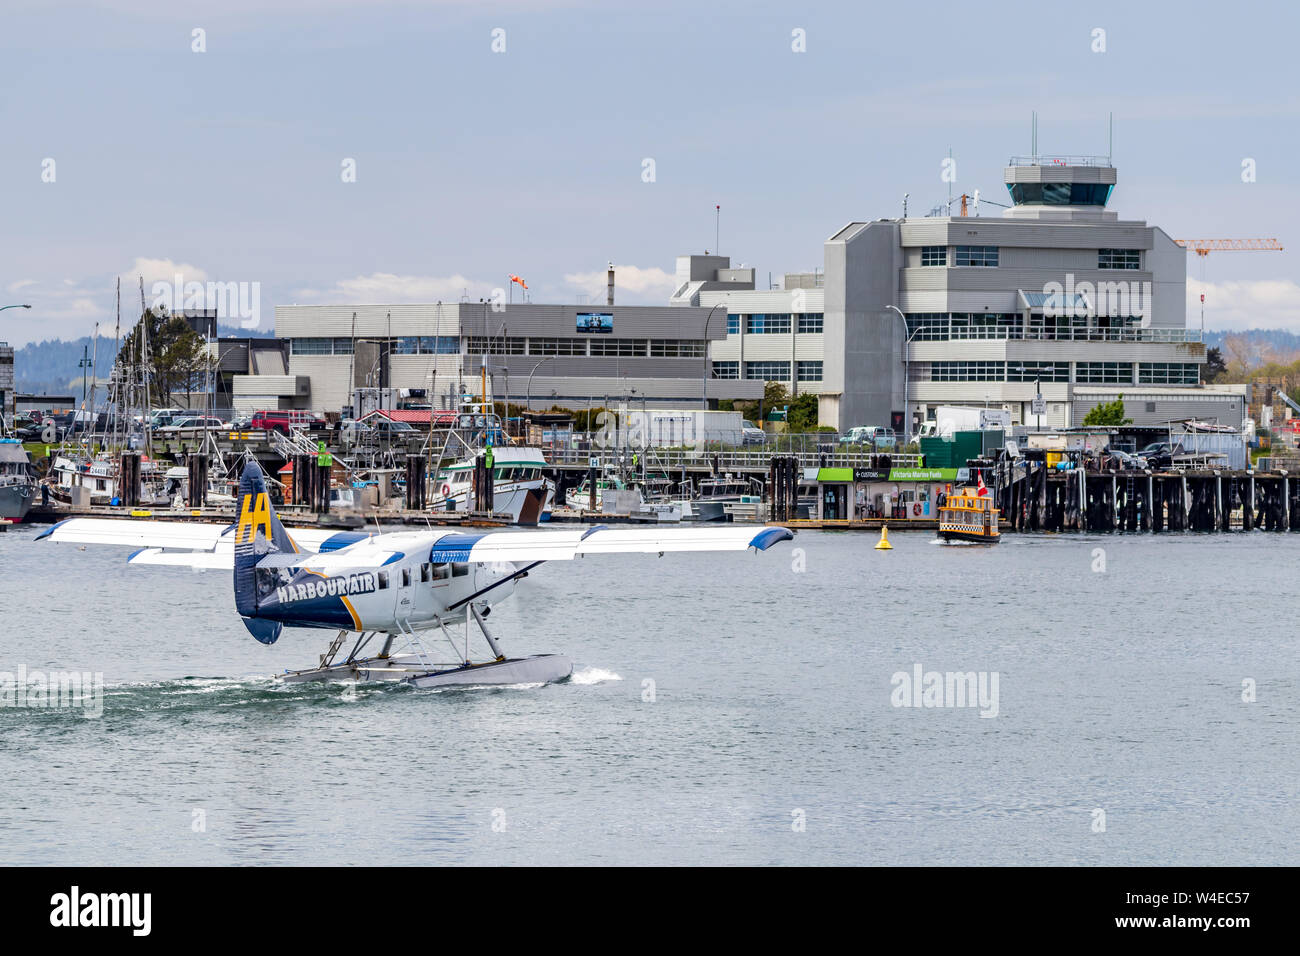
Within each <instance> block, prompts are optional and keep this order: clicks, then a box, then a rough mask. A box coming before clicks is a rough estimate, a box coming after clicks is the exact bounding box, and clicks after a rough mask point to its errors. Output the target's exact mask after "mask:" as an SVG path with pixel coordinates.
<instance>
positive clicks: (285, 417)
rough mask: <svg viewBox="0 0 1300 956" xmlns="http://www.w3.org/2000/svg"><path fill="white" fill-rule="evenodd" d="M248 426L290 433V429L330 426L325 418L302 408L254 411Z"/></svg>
mask: <svg viewBox="0 0 1300 956" xmlns="http://www.w3.org/2000/svg"><path fill="white" fill-rule="evenodd" d="M248 427H249V428H252V429H255V430H260V431H268V432H282V433H284V434H286V435H287V434H289V430H290V429H298V430H309V431H324V430H325V429H326V428H328V427H329V425H328V423H327V422H326V421H325V419H323V418H317V417H316V416H315V415H313V414H312V413H311V412H306V411H303V410H302V409H266V410H264V411H260V412H254V413H253V418H252V420H251V421H250V422H249V423H248Z"/></svg>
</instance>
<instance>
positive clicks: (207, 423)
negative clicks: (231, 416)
mask: <svg viewBox="0 0 1300 956" xmlns="http://www.w3.org/2000/svg"><path fill="white" fill-rule="evenodd" d="M229 427H230V423H229V422H223V421H222V420H221V419H220V418H214V417H212V416H211V415H181V416H178V417H176V418H173V419H172V420H171V423H170V424H167V425H164V426H163V427H162V428H159V429H158V434H160V435H167V434H175V433H176V432H181V431H189V430H191V429H196V428H229Z"/></svg>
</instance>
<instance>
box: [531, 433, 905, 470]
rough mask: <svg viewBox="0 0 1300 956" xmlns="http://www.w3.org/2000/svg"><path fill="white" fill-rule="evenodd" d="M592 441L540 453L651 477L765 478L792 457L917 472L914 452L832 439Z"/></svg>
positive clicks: (556, 460) (556, 461)
mask: <svg viewBox="0 0 1300 956" xmlns="http://www.w3.org/2000/svg"><path fill="white" fill-rule="evenodd" d="M594 438H599V436H598V435H597V436H594V437H593V438H586V439H584V438H582V437H581V436H579V437H578V439H577V445H576V447H575V446H574V445H573V444H570V445H567V446H559V445H557V446H554V447H551V446H547V447H545V448H544V449H543V451H544V452H545V454H546V459H547V461H549V462H550V463H551V464H552V465H558V466H562V467H563V466H568V467H574V466H577V467H582V468H586V467H589V466H590V464H591V459H593V458H595V459H597V460H598V461H599V463H600V467H602V468H604V467H606V466H608V465H614V464H619V463H624V464H626V463H629V462H630V461H631V458H632V455H634V454H635V455H638V456H639V457H640V458H641V459H642V460H643V461H644V462H645V465H646V468H647V469H649V470H654V471H668V472H674V471H679V470H681V469H682V468H686V469H699V468H709V469H712V468H713V467H714V466H715V464H716V467H717V470H718V471H720V472H727V471H730V472H742V471H748V472H765V471H767V469H768V465H769V463H770V462H771V459H772V456H774V455H793V456H794V457H795V458H797V459H798V461H799V465H800V467H803V468H816V467H827V468H871V467H873V466H875V465H876V464H877V463H878V462H879V460H880V457H881V456H884V455H887V456H888V457H889V461H890V465H891V467H895V468H917V467H920V466H921V456H920V455H919V454H916V453H914V452H893V451H890V450H888V449H876V448H872V447H871V446H870V445H846V444H841V443H840V441H839V436H838V435H836V434H834V433H824V434H818V435H773V436H771V437H770V439H769V441H768V442H767V443H766V444H763V445H748V446H744V445H742V446H735V445H723V444H720V443H718V442H705V443H702V444H701V445H700V446H699V447H654V446H644V445H642V446H638V445H635V444H625V445H620V444H616V443H613V442H610V443H602V442H600V441H598V440H594Z"/></svg>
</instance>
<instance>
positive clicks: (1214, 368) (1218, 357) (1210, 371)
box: [1205, 348, 1228, 383]
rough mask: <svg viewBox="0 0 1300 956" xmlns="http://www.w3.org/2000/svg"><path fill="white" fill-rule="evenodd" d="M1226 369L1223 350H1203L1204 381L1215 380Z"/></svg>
mask: <svg viewBox="0 0 1300 956" xmlns="http://www.w3.org/2000/svg"><path fill="white" fill-rule="evenodd" d="M1227 371H1228V363H1227V362H1225V361H1224V360H1223V351H1222V350H1221V349H1218V348H1209V349H1206V350H1205V381H1206V382H1207V383H1209V382H1213V381H1215V380H1216V379H1217V378H1218V377H1219V376H1220V375H1223V374H1224V373H1225V372H1227Z"/></svg>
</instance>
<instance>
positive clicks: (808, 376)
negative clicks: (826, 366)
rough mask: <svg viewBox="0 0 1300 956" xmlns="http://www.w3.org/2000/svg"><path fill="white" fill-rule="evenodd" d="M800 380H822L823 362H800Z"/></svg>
mask: <svg viewBox="0 0 1300 956" xmlns="http://www.w3.org/2000/svg"><path fill="white" fill-rule="evenodd" d="M798 372H799V381H801V382H820V381H821V380H822V363H821V362H800V363H799V364H798Z"/></svg>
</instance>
